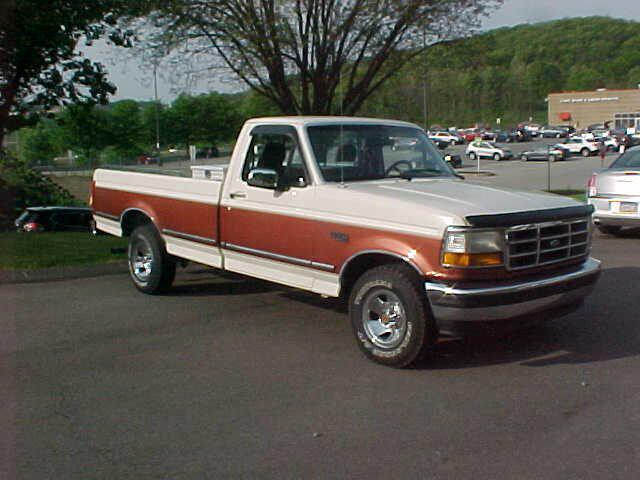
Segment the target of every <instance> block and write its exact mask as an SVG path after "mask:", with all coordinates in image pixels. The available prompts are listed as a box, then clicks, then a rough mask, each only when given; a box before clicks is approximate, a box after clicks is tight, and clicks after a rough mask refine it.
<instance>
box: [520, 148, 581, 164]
mask: <svg viewBox="0 0 640 480" xmlns="http://www.w3.org/2000/svg"><path fill="white" fill-rule="evenodd" d="M568 156H569V151H568V150H567V149H565V148H545V147H541V148H536V149H535V150H527V151H526V152H522V154H521V155H520V158H521V159H522V160H524V161H525V162H528V161H529V160H544V161H549V162H555V161H556V160H566V159H567V157H568Z"/></svg>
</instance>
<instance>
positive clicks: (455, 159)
mask: <svg viewBox="0 0 640 480" xmlns="http://www.w3.org/2000/svg"><path fill="white" fill-rule="evenodd" d="M444 161H445V162H447V163H448V164H449V165H451V166H452V167H453V168H460V167H461V166H462V157H460V155H455V154H453V153H445V154H444Z"/></svg>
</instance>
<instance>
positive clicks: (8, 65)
mask: <svg viewBox="0 0 640 480" xmlns="http://www.w3.org/2000/svg"><path fill="white" fill-rule="evenodd" d="M129 9H131V4H130V3H129V2H126V1H124V0H92V1H90V2H87V1H85V0H46V1H45V0H3V1H2V2H0V145H1V144H2V139H3V137H4V135H5V134H6V133H7V132H9V131H12V130H15V129H17V128H19V127H20V126H22V125H24V124H25V122H27V121H28V120H29V116H30V115H33V114H35V113H37V112H38V111H40V110H42V109H45V110H46V109H50V108H51V107H53V106H54V105H59V104H61V103H65V102H81V101H86V100H91V101H97V102H101V103H104V102H106V101H107V98H108V96H109V95H110V94H112V93H114V92H115V86H114V85H113V84H111V83H109V82H108V81H107V76H106V72H105V70H104V68H103V66H102V65H101V64H100V63H97V62H91V61H89V60H88V59H83V58H81V57H80V56H79V55H78V50H77V46H78V42H79V40H80V39H81V38H85V39H86V41H87V42H91V41H93V40H95V39H97V38H100V37H104V36H107V37H108V38H109V40H110V41H111V42H113V43H116V44H118V45H128V41H129V40H128V39H129V36H130V35H129V33H128V32H126V31H123V30H121V29H119V28H118V27H117V25H116V20H117V17H118V15H119V14H121V13H123V12H124V11H125V10H127V11H128V10H129Z"/></svg>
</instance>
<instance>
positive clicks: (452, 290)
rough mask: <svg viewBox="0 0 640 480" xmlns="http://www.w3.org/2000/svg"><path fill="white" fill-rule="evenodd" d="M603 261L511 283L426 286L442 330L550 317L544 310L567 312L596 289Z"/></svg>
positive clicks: (434, 284) (593, 261)
mask: <svg viewBox="0 0 640 480" xmlns="http://www.w3.org/2000/svg"><path fill="white" fill-rule="evenodd" d="M600 270H601V267H600V261H598V260H596V259H593V258H589V259H588V260H587V261H586V262H584V263H583V264H582V265H580V266H578V267H575V268H573V269H571V270H569V271H566V272H563V273H562V274H560V275H556V276H554V277H540V278H536V279H535V280H531V279H527V280H519V281H513V282H509V283H500V284H496V283H495V282H494V283H485V284H478V282H474V283H467V284H463V283H460V284H456V285H451V284H443V283H433V282H426V283H425V289H426V292H427V296H428V298H429V303H430V304H431V309H432V311H433V315H434V317H435V319H436V322H437V324H438V327H439V329H440V330H441V331H444V332H448V331H459V330H460V328H458V327H459V326H460V325H459V324H469V323H487V322H503V321H509V320H520V319H527V318H528V319H531V318H532V317H535V318H540V319H546V318H547V317H548V316H549V315H538V314H542V313H543V312H549V313H550V314H551V313H553V312H564V311H565V310H566V307H570V306H572V305H577V304H579V303H580V302H581V301H582V299H583V298H584V297H586V296H587V295H588V294H589V293H591V291H592V290H593V288H594V286H595V283H596V281H597V280H598V277H599V276H600Z"/></svg>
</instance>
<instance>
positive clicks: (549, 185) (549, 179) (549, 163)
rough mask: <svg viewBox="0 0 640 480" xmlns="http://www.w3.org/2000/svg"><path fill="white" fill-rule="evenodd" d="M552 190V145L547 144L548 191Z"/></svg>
mask: <svg viewBox="0 0 640 480" xmlns="http://www.w3.org/2000/svg"><path fill="white" fill-rule="evenodd" d="M550 191H551V145H547V192H550Z"/></svg>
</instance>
